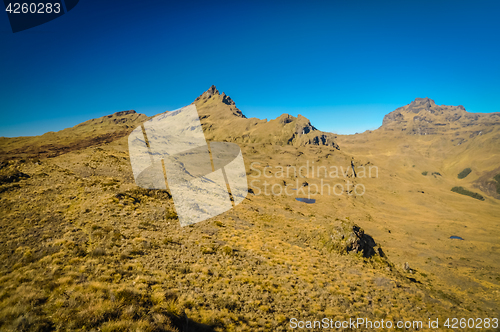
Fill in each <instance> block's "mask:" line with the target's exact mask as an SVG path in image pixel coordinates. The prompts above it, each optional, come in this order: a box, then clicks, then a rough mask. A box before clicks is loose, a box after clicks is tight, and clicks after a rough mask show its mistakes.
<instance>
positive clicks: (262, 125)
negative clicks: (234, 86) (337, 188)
mask: <svg viewBox="0 0 500 332" xmlns="http://www.w3.org/2000/svg"><path fill="white" fill-rule="evenodd" d="M194 104H195V105H196V108H197V109H198V114H199V115H200V120H201V123H202V126H203V131H204V133H205V137H206V138H207V139H209V140H228V141H233V142H236V143H265V144H278V145H292V146H306V145H323V146H329V147H333V148H336V149H338V145H337V143H336V142H335V135H334V134H332V133H325V132H322V131H319V130H318V129H316V128H315V127H314V126H313V125H311V123H310V121H309V120H308V119H306V118H305V117H303V116H302V115H299V116H298V117H294V116H291V115H289V114H282V115H281V116H279V117H278V118H276V119H274V120H271V121H267V119H264V120H259V119H256V118H250V119H249V118H247V117H245V116H244V115H243V113H242V112H241V111H240V110H239V109H238V108H237V107H236V104H235V103H234V101H233V100H232V99H231V98H230V97H229V96H227V95H226V94H225V93H222V94H220V93H219V91H218V90H217V88H216V87H215V86H213V85H212V86H211V87H210V88H209V89H208V90H207V91H205V92H204V93H203V94H202V95H201V96H199V97H198V98H196V100H195V101H194Z"/></svg>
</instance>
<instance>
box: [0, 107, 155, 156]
mask: <svg viewBox="0 0 500 332" xmlns="http://www.w3.org/2000/svg"><path fill="white" fill-rule="evenodd" d="M147 119H148V117H147V116H146V115H144V114H138V113H136V112H135V111H121V112H116V113H114V114H111V115H107V116H103V117H101V118H98V119H92V120H88V121H85V122H83V123H80V124H78V125H76V126H74V127H72V128H67V129H64V130H61V131H58V132H48V133H45V134H43V135H40V136H26V137H15V138H9V137H0V161H1V160H8V159H13V158H33V157H37V158H45V157H55V156H58V155H60V154H64V153H67V152H70V151H73V150H79V149H83V148H86V147H89V146H95V145H99V144H104V143H109V142H112V141H114V140H115V139H118V138H120V137H124V136H127V135H128V134H130V133H131V132H132V130H134V128H135V127H137V126H138V125H140V124H141V123H142V122H144V121H146V120H147Z"/></svg>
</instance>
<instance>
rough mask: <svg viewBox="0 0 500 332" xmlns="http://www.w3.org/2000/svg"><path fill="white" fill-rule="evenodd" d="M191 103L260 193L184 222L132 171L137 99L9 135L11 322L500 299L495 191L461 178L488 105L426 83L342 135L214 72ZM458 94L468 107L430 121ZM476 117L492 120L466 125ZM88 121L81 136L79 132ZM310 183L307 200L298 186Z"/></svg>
mask: <svg viewBox="0 0 500 332" xmlns="http://www.w3.org/2000/svg"><path fill="white" fill-rule="evenodd" d="M194 103H195V104H196V106H197V108H198V112H199V115H200V118H201V122H202V127H203V129H204V133H205V136H206V138H207V139H208V140H209V141H210V140H222V141H224V140H226V141H234V142H237V143H238V144H239V145H240V147H241V150H242V153H243V157H244V160H245V165H246V170H247V177H248V182H249V188H250V193H249V195H248V196H247V198H246V199H245V200H244V201H243V202H242V203H241V204H239V205H237V206H236V207H235V208H233V209H232V210H230V211H227V212H226V213H224V214H221V215H219V216H217V217H214V218H211V219H209V220H206V221H204V222H200V223H197V224H195V225H192V226H188V227H184V228H181V227H180V225H179V221H178V220H177V216H176V213H175V206H174V204H173V200H172V198H171V197H170V195H169V193H168V192H167V191H162V190H146V189H141V188H138V187H137V186H136V185H135V182H134V178H133V175H132V170H131V166H130V160H129V155H128V146H127V137H126V135H127V134H126V133H127V132H130V131H131V130H133V129H134V128H135V127H137V126H138V125H140V124H141V123H142V122H143V121H145V120H147V117H146V116H145V115H140V114H136V113H132V112H127V113H115V114H114V115H110V116H109V117H103V118H100V119H95V120H90V121H87V122H85V123H83V124H81V125H78V126H75V127H73V128H69V129H65V130H63V131H61V132H58V133H51V134H45V135H42V136H38V137H32V138H14V139H2V140H1V141H0V150H1V151H3V152H2V156H3V160H4V161H3V162H1V163H0V179H1V183H0V195H1V196H0V211H1V212H2V213H1V215H0V229H1V232H0V255H1V260H2V262H3V264H2V266H1V268H0V301H1V302H0V329H1V330H6V331H19V330H40V331H49V330H68V331H73V330H75V331H76V330H82V329H83V330H101V331H124V330H134V331H136V330H142V331H285V330H288V329H289V326H290V325H289V322H290V319H291V318H292V317H295V318H297V319H299V320H320V319H322V318H325V317H327V318H329V319H333V320H349V318H353V319H356V318H359V317H364V318H367V319H371V320H380V319H384V320H386V321H387V320H390V321H400V320H412V321H413V320H415V321H418V320H421V321H423V322H424V324H425V323H426V322H427V320H428V319H429V318H432V319H437V318H439V320H440V322H444V321H445V320H446V318H448V317H459V318H462V317H463V318H470V317H483V318H485V317H490V318H495V317H499V315H500V312H499V310H498V308H499V307H500V275H499V274H498V272H497V271H499V270H500V260H499V255H500V246H499V245H498V235H497V234H499V232H500V225H499V224H498V215H500V204H499V202H500V201H498V200H497V199H496V198H495V197H494V196H493V195H490V194H489V193H487V192H482V191H481V192H482V195H483V196H484V197H485V199H484V201H480V200H477V199H474V198H472V197H469V196H465V195H461V194H458V193H456V192H452V191H451V188H452V187H455V186H463V187H465V188H467V189H470V190H472V191H477V192H479V191H480V190H479V189H477V188H475V187H474V184H475V183H477V181H478V179H481V178H482V177H488V179H489V178H490V177H493V176H494V173H495V169H496V168H497V167H498V166H499V165H500V160H499V156H500V153H498V152H499V151H498V149H499V148H498V144H495V142H496V141H497V140H498V125H497V124H496V122H494V121H496V120H495V119H496V117H495V116H487V117H484V118H482V117H478V118H477V120H474V119H472V120H471V121H472V123H473V124H470V125H467V124H468V123H469V122H467V121H466V119H467V118H468V116H467V113H460V112H459V109H457V108H453V107H448V108H447V109H443V110H442V111H443V113H440V111H439V112H438V111H437V109H436V108H435V107H437V106H433V102H432V103H431V101H430V100H424V99H417V100H416V102H415V104H414V105H413V106H412V107H411V108H410V106H409V105H408V106H405V107H403V108H401V109H398V110H397V114H401V116H400V115H395V114H396V113H394V112H393V113H394V114H393V113H391V114H392V115H390V116H388V117H386V120H384V125H383V126H382V127H381V128H379V129H377V130H374V131H372V132H365V133H363V134H359V135H350V136H342V135H334V134H330V133H323V132H321V131H319V130H317V129H316V128H314V126H312V125H311V124H310V122H309V121H308V120H307V119H306V118H304V117H302V116H298V117H297V118H295V117H292V116H290V115H286V114H284V115H282V116H280V117H279V118H277V119H275V120H270V121H267V120H259V119H255V118H246V117H245V116H244V115H243V112H242V111H240V110H239V109H238V108H237V107H236V104H235V102H234V101H232V99H231V98H230V97H228V96H227V95H225V94H224V93H222V94H220V93H219V92H218V91H217V89H216V88H215V87H211V88H210V89H209V90H208V91H206V92H204V93H203V94H202V95H201V96H200V97H198V98H197V99H196V100H195V101H194ZM410 105H411V104H410ZM427 105H429V108H428V109H427ZM430 109H432V110H433V111H434V112H435V113H434V114H433V113H432V112H429V111H428V110H430ZM414 110H418V112H414ZM448 111H449V112H457V113H459V114H460V115H461V118H460V119H457V120H453V119H450V120H449V121H448V120H446V121H448V122H446V123H447V125H446V126H447V127H446V126H441V125H437V127H435V128H434V126H435V125H436V124H437V123H445V122H444V121H445V120H444V119H445V118H446V117H447V116H448V115H449V112H448ZM395 112H396V111H395ZM425 112H427V113H429V114H431V115H432V116H434V115H435V116H436V117H437V118H434V117H431V115H429V114H427V115H426V113H425ZM464 112H465V111H464ZM424 115H426V116H427V118H426V119H428V120H431V121H432V123H431V122H428V121H426V122H425V123H426V125H425V126H426V127H425V128H426V129H420V131H419V130H418V129H416V128H417V127H415V126H414V125H413V122H411V121H413V120H410V119H414V118H415V117H416V116H420V117H423V116H424ZM490 117H491V119H490ZM438 118H439V120H438ZM462 118H463V119H462ZM457 121H458V123H460V126H459V125H458V124H457ZM460 121H462V122H460ZM486 123H493V124H491V125H488V124H486ZM410 124H411V126H412V127H411V128H412V129H406V130H403V128H410V127H409V126H410ZM458 126H459V128H461V129H460V130H458V129H454V128H455V127H458ZM445 127H446V128H448V129H446V128H445ZM419 128H420V127H419ZM422 128H423V127H422ZM427 130H428V131H427ZM470 130H473V131H477V130H479V131H482V133H481V134H477V135H475V136H473V137H468V139H467V140H466V141H465V138H466V136H467V135H468V136H470V132H469V131H470ZM427 132H429V133H431V132H433V134H427V135H425V133H427ZM455 132H459V134H458V135H456V134H455ZM80 133H81V136H79V135H80ZM408 133H412V134H408ZM419 133H420V134H419ZM421 133H424V134H421ZM106 134H108V135H112V139H110V140H102V139H101V138H100V137H103V135H106ZM455 136H459V137H462V138H464V142H462V144H457V141H453V139H455ZM80 137H85V141H86V142H88V145H75V143H74V142H77V141H78V138H80ZM31 144H33V146H34V150H29V154H28V153H26V152H24V150H23V149H27V148H28V147H29V146H31ZM53 145H54V146H59V147H61V146H62V147H64V148H59V149H52V148H51V149H49V148H48V147H52V146H53ZM41 147H43V149H42V148H41ZM37 149H38V150H37ZM46 151H49V152H50V153H46ZM351 163H352V164H351ZM351 165H353V166H354V169H355V170H356V176H355V175H354V174H353V172H352V171H351ZM336 167H337V168H341V169H340V170H339V171H338V172H335V169H336ZM370 167H372V168H374V171H373V174H371V173H368V170H369V169H370ZM467 167H470V168H471V171H470V173H468V175H467V176H466V177H463V178H461V179H459V178H458V174H459V173H460V172H461V171H462V170H463V169H465V168H467ZM283 170H285V171H283ZM363 170H366V172H363ZM424 173H425V174H426V175H424ZM491 179H492V180H491V181H494V180H493V178H491ZM485 181H486V180H485ZM488 181H489V180H488ZM361 186H363V187H364V189H365V190H364V192H363V194H361V195H359V194H356V193H357V191H356V190H358V189H359V190H361V189H360V188H361ZM336 188H340V189H339V190H338V191H335V192H334V190H337V189H336ZM353 188H356V189H353ZM327 189H328V191H326V190H327ZM266 193H267V194H266ZM306 197H309V198H312V199H315V200H316V201H315V203H313V204H306V203H303V202H300V201H297V200H296V198H306ZM450 236H460V237H462V238H463V239H464V240H454V239H450ZM361 330H363V329H361ZM424 330H425V328H424ZM456 330H460V329H456Z"/></svg>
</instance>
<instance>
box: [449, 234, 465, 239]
mask: <svg viewBox="0 0 500 332" xmlns="http://www.w3.org/2000/svg"><path fill="white" fill-rule="evenodd" d="M450 239H456V240H463V239H462V238H461V237H460V236H456V235H452V236H450Z"/></svg>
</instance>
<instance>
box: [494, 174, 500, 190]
mask: <svg viewBox="0 0 500 332" xmlns="http://www.w3.org/2000/svg"><path fill="white" fill-rule="evenodd" d="M493 179H494V180H495V181H496V182H497V183H496V186H497V194H500V174H497V175H495V176H494V177H493Z"/></svg>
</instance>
